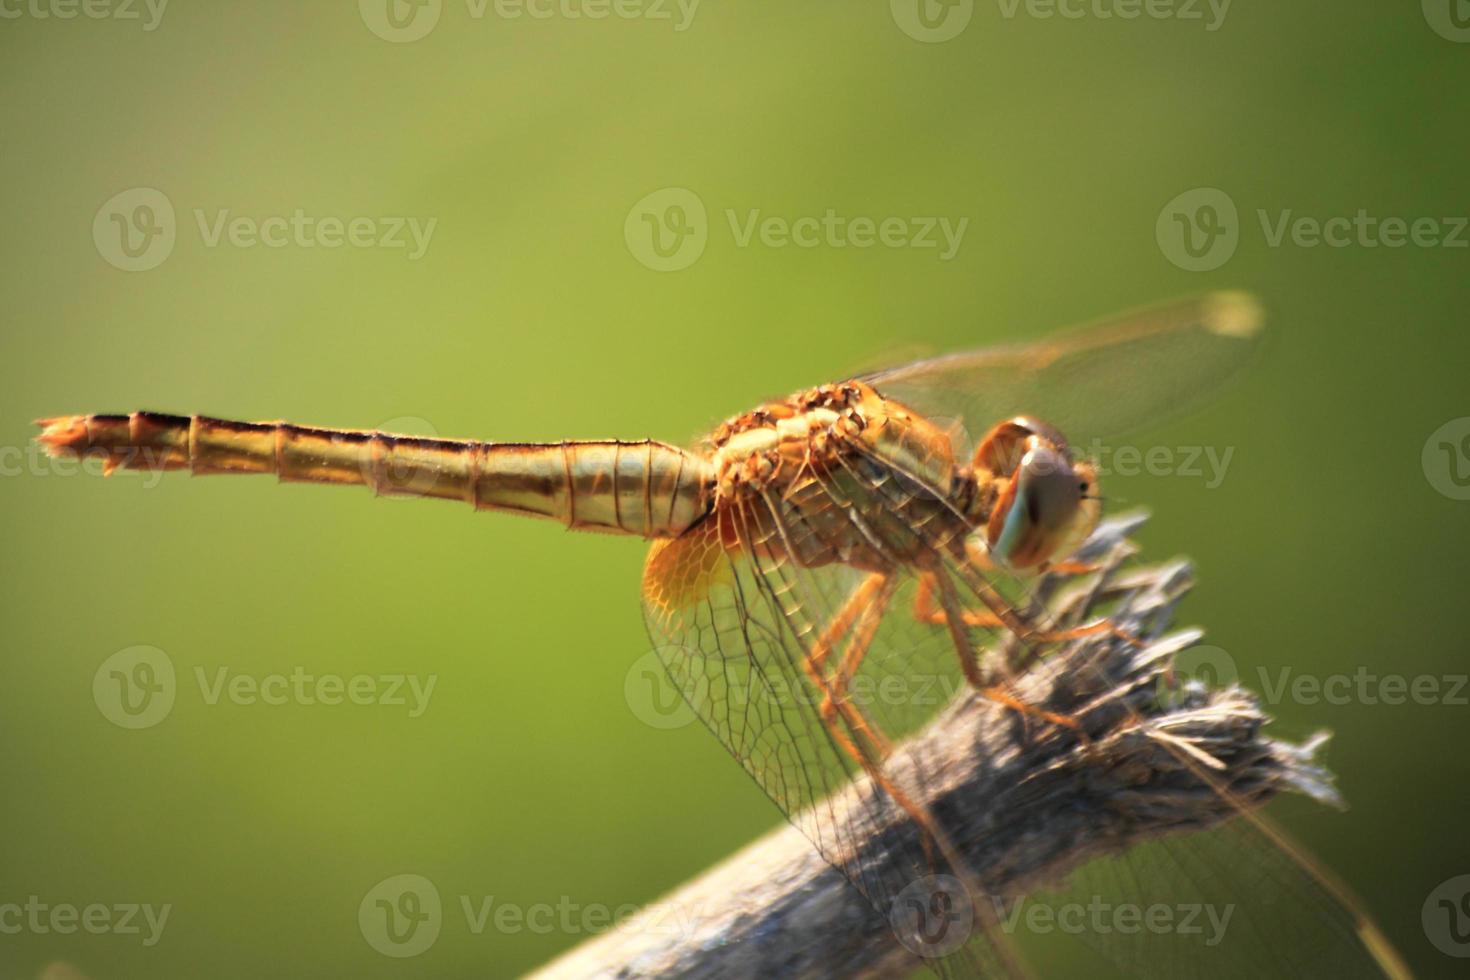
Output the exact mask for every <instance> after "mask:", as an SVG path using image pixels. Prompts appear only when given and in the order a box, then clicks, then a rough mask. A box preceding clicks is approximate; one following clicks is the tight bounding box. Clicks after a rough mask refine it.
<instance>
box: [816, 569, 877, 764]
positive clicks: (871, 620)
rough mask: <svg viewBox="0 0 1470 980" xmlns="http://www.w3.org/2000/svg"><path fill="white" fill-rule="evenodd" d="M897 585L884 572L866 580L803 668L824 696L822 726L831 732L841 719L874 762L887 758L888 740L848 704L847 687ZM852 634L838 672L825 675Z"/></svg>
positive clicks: (827, 629)
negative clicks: (835, 653)
mask: <svg viewBox="0 0 1470 980" xmlns="http://www.w3.org/2000/svg"><path fill="white" fill-rule="evenodd" d="M895 584H896V583H895V581H894V579H893V577H892V576H890V575H886V574H884V573H881V572H876V573H874V574H872V575H870V576H868V577H867V578H866V579H864V580H863V582H862V584H861V585H859V586H858V587H857V588H856V589H854V590H853V593H852V595H851V596H849V597H848V599H847V601H846V602H844V603H843V604H842V608H841V609H839V610H838V611H837V613H836V615H834V616H833V617H832V620H831V622H829V623H828V624H827V626H826V628H825V629H823V630H822V632H821V634H819V635H818V637H817V642H816V643H815V644H813V645H812V649H811V651H810V652H809V653H808V654H807V660H806V664H805V665H804V666H805V669H806V673H807V677H809V678H810V679H811V682H812V683H813V684H814V685H816V687H817V689H818V690H820V691H821V692H822V704H821V708H820V712H821V716H822V722H823V724H825V725H827V726H828V727H829V728H831V727H833V723H834V721H835V720H836V719H837V717H838V716H840V717H841V718H842V721H843V722H844V723H845V724H846V725H847V727H848V729H850V730H851V731H852V733H853V735H854V736H855V737H857V738H859V739H862V740H863V741H864V748H865V749H866V750H867V751H868V752H870V753H871V754H872V756H873V758H874V759H875V760H881V759H883V758H885V757H886V756H887V755H888V748H889V746H888V740H887V739H886V738H884V737H883V735H882V734H881V733H880V732H878V731H877V730H876V729H875V728H874V727H873V726H872V725H871V724H870V723H869V722H868V719H867V717H866V716H865V715H864V714H863V712H862V711H861V710H860V709H859V708H858V706H857V705H855V704H852V703H851V702H850V701H848V700H847V685H848V683H849V682H850V681H851V680H852V675H853V674H855V673H857V669H858V667H859V666H861V664H862V659H863V655H864V654H866V653H867V649H868V646H869V645H870V644H871V643H872V642H873V634H874V633H876V632H877V630H878V623H879V622H880V621H881V620H882V618H883V613H884V611H885V610H886V608H887V606H888V600H889V599H890V598H891V597H892V595H893V589H894V586H895ZM854 623H856V624H857V625H856V629H853V624H854ZM849 630H853V636H852V639H851V640H850V641H849V642H848V646H847V649H846V651H844V653H843V655H842V659H841V660H840V661H839V662H838V665H837V668H836V670H833V671H831V672H830V673H829V672H825V671H824V670H823V668H824V666H825V665H826V662H827V660H828V659H829V658H831V656H832V652H833V651H834V650H835V649H836V648H837V644H838V642H839V641H840V640H841V639H842V637H843V636H844V635H845V634H846V633H847V632H848V631H849ZM844 737H845V736H844ZM844 748H846V746H844ZM856 748H857V746H853V749H856ZM849 754H851V752H849Z"/></svg>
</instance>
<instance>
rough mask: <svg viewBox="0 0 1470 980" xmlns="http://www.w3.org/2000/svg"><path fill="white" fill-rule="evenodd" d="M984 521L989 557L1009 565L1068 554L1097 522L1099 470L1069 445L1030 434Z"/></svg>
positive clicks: (1040, 563) (1033, 564) (1041, 562)
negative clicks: (1082, 460)
mask: <svg viewBox="0 0 1470 980" xmlns="http://www.w3.org/2000/svg"><path fill="white" fill-rule="evenodd" d="M1022 446H1023V449H1024V452H1023V454H1022V455H1021V458H1020V462H1019V463H1018V464H1017V466H1016V468H1015V472H1014V475H1012V476H1011V477H1010V478H1009V479H1008V480H1006V481H1005V484H1004V487H1003V489H1002V491H1001V494H1000V496H999V497H998V498H997V499H996V503H995V507H994V509H993V510H992V511H991V514H990V519H989V521H988V522H987V525H986V529H985V530H986V538H987V541H986V543H987V545H988V548H987V551H988V553H989V556H990V558H991V560H993V561H995V562H997V563H998V564H1001V565H1004V566H1006V567H1008V568H1011V569H1016V570H1019V569H1028V568H1040V567H1042V566H1044V565H1045V564H1046V563H1047V562H1049V561H1053V560H1056V559H1060V558H1065V557H1066V556H1067V555H1068V554H1070V553H1071V552H1072V551H1073V550H1075V549H1076V547H1077V546H1078V545H1079V544H1081V543H1082V541H1083V540H1085V539H1086V537H1087V535H1089V534H1090V533H1092V529H1093V528H1094V527H1095V526H1096V525H1097V520H1098V513H1099V504H1098V499H1097V473H1096V472H1095V471H1094V469H1093V467H1092V466H1091V465H1090V464H1088V463H1075V464H1074V463H1073V462H1072V459H1071V455H1070V454H1069V453H1068V452H1067V450H1066V448H1065V446H1058V445H1057V444H1055V443H1053V442H1051V441H1050V440H1049V439H1047V438H1045V437H1044V436H1040V435H1032V436H1030V437H1028V438H1027V439H1026V440H1025V442H1024V443H1023V444H1022Z"/></svg>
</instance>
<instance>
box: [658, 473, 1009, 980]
mask: <svg viewBox="0 0 1470 980" xmlns="http://www.w3.org/2000/svg"><path fill="white" fill-rule="evenodd" d="M854 487H855V485H854V486H844V485H842V481H841V479H840V478H838V477H834V476H832V475H828V476H827V477H825V478H824V479H823V480H822V481H819V482H818V483H814V484H812V485H810V486H808V487H807V488H805V491H798V492H814V493H822V494H824V495H828V496H827V499H829V500H845V498H846V497H847V496H848V495H849V494H851V493H853V492H854ZM833 506H834V507H836V506H837V504H836V503H834V504H833ZM775 514H776V509H775V508H773V507H768V506H766V505H764V504H762V503H760V502H755V503H753V504H751V505H749V506H746V507H741V508H729V509H723V510H720V511H718V512H717V513H716V514H715V515H714V516H713V517H712V518H711V519H710V521H708V522H706V524H705V525H702V526H701V527H699V528H696V529H694V530H693V531H691V532H690V533H689V534H686V535H685V536H683V537H681V538H679V539H676V540H675V541H673V542H669V543H667V544H660V545H656V546H655V548H654V550H653V551H652V552H651V553H650V557H649V562H648V566H647V569H646V571H645V578H644V597H645V614H646V617H647V620H648V625H649V629H650V632H651V634H652V636H653V638H654V642H655V644H656V646H657V647H658V648H659V652H660V655H661V657H662V659H663V661H664V664H665V666H666V667H667V669H668V672H669V676H670V677H671V679H672V680H673V682H674V684H675V686H676V687H677V688H678V689H679V690H680V692H681V693H682V694H683V696H684V698H685V700H686V701H687V702H688V703H689V704H690V705H691V707H693V709H694V710H695V712H696V713H697V714H698V715H699V716H700V718H701V719H702V720H703V721H704V722H705V723H706V725H708V726H709V728H710V729H711V730H712V731H713V732H714V734H715V735H716V736H717V737H718V738H719V739H720V741H721V742H722V743H723V744H724V745H725V747H726V749H728V750H729V751H730V753H731V754H732V755H733V756H734V757H735V758H736V759H737V760H738V761H739V762H740V764H741V765H742V766H743V767H744V768H745V770H746V771H747V772H748V773H750V775H751V776H752V777H753V778H754V779H755V780H756V782H757V783H759V784H760V786H761V788H762V789H764V790H765V791H766V793H767V794H768V795H769V796H770V797H771V799H772V800H774V801H775V803H776V804H777V805H778V806H779V807H780V808H781V809H782V810H783V811H784V812H785V813H786V815H787V816H788V818H789V819H790V821H791V822H792V823H793V824H795V825H796V826H797V827H798V828H799V829H800V830H801V831H802V832H803V833H804V834H805V835H806V836H807V837H808V838H810V839H811V841H812V842H813V844H814V845H815V846H816V847H817V849H818V851H819V852H820V853H821V854H822V856H823V857H824V858H826V859H827V861H828V862H829V863H831V864H832V865H834V866H835V867H836V868H838V869H839V870H840V871H842V873H843V874H844V875H845V876H846V877H847V878H848V880H849V881H851V882H852V884H853V885H854V886H856V887H857V889H858V890H859V891H860V892H861V893H862V894H863V895H864V896H865V897H866V898H867V899H868V901H869V902H870V903H871V904H872V905H873V907H874V908H875V909H876V910H877V911H878V912H879V913H880V914H881V915H883V916H885V917H887V916H889V915H890V914H891V912H892V910H893V908H894V903H895V900H897V899H899V898H900V896H903V895H909V894H912V893H913V886H914V885H915V883H916V882H921V881H922V880H924V879H925V878H926V877H927V876H930V875H935V874H939V875H952V876H954V877H956V878H960V879H964V878H966V877H967V872H966V871H965V870H964V869H957V868H954V867H950V866H949V865H948V864H947V862H946V860H945V858H944V856H943V855H942V853H941V852H940V850H939V849H938V848H937V847H936V846H935V842H934V841H932V840H928V839H927V835H926V833H925V831H924V830H922V829H921V828H920V827H919V826H918V825H917V824H916V823H915V822H914V820H913V819H912V817H911V815H910V813H909V812H907V811H906V810H905V808H904V807H903V806H901V805H899V804H898V803H897V802H895V800H894V799H893V797H892V796H890V795H889V793H888V792H887V791H885V790H884V789H883V788H881V787H880V786H879V785H877V784H875V783H874V782H872V781H871V780H869V779H867V778H866V777H864V776H862V775H861V773H860V767H859V766H858V765H857V764H856V763H855V762H854V761H853V758H852V756H851V755H850V753H849V752H847V751H845V750H844V748H843V747H842V745H840V744H839V742H838V740H837V739H838V738H851V737H852V733H851V731H850V729H845V728H843V727H842V726H841V725H840V723H839V726H838V732H839V734H838V736H837V737H835V738H834V735H833V731H832V729H831V728H829V727H828V726H827V725H826V724H824V723H823V720H822V718H821V715H820V705H821V702H822V699H823V695H824V693H826V689H825V688H823V687H821V686H819V684H818V682H814V681H813V680H812V678H811V677H810V676H809V675H808V672H807V670H806V669H804V667H803V664H804V663H807V662H809V658H811V656H812V654H813V651H814V649H815V647H816V644H817V642H818V640H817V638H818V637H819V636H820V635H821V634H822V633H823V631H824V630H825V628H826V627H827V625H828V624H829V623H830V622H831V621H832V619H833V618H834V617H835V616H837V615H839V614H840V612H841V610H842V609H843V608H844V607H845V606H846V605H847V603H848V600H849V599H850V598H851V597H852V596H853V594H854V593H855V591H856V590H858V589H860V588H861V587H862V586H863V583H864V582H865V580H867V579H868V578H869V573H864V572H862V571H858V570H856V569H853V568H852V567H850V566H847V565H844V564H828V565H822V566H819V567H804V566H801V565H798V564H797V563H796V562H794V561H793V560H791V559H790V558H789V557H787V554H788V549H789V548H792V547H798V546H799V542H798V540H797V539H798V538H799V537H800V536H802V535H806V534H812V533H816V532H815V530H814V528H813V527H811V526H804V525H799V524H781V523H779V522H778V521H776V520H775ZM914 589H915V583H914V581H913V580H912V579H911V578H910V579H905V580H903V581H901V582H897V583H896V585H895V587H894V590H893V594H892V596H891V599H890V601H889V604H888V606H887V611H886V614H884V615H882V617H881V618H880V619H879V621H878V625H877V627H876V632H875V634H874V638H873V642H872V644H871V647H870V648H869V654H868V656H867V657H866V658H865V659H864V660H863V661H862V664H861V667H860V668H859V669H858V670H857V671H856V672H855V675H854V677H853V679H852V682H851V683H850V685H849V687H848V696H849V699H850V701H851V704H852V705H853V706H854V707H856V709H857V710H860V711H861V712H862V713H863V716H864V717H865V718H866V719H868V720H870V721H871V723H872V725H873V726H874V728H875V730H876V731H877V732H879V733H881V737H882V738H883V739H885V740H888V741H891V742H897V741H898V740H899V739H901V738H902V737H903V736H905V735H907V734H909V733H911V732H913V731H915V730H917V729H918V728H920V727H921V726H922V725H923V724H924V722H925V721H927V720H928V719H930V718H931V717H933V715H934V714H936V713H937V712H938V711H939V709H941V708H942V707H944V705H945V704H946V703H948V702H949V701H950V700H951V699H952V698H953V696H954V694H955V693H956V692H957V691H958V690H960V689H962V687H963V680H962V678H961V677H960V674H959V669H958V662H957V660H956V657H955V654H954V650H953V648H952V646H950V644H949V639H948V636H947V634H946V633H945V632H944V631H943V630H941V629H939V628H937V627H934V626H930V625H926V624H923V623H920V622H918V621H917V620H915V619H914V618H913V616H912V615H911V607H912V603H913V594H914ZM841 653H842V649H841V648H840V647H839V648H838V649H836V650H835V651H834V652H833V653H832V655H831V657H832V659H829V660H828V662H827V667H828V670H829V671H830V670H831V669H833V668H835V666H836V664H837V660H836V658H837V657H840V655H841ZM897 752H898V753H903V752H904V750H903V748H902V747H901V746H900V747H899V748H898V749H897ZM924 761H925V760H922V759H911V758H907V757H904V758H897V757H890V758H889V759H888V760H887V762H886V763H885V764H884V765H883V766H882V769H883V771H884V773H892V774H893V778H894V779H895V780H898V781H900V782H896V783H895V786H896V788H898V789H899V791H900V792H907V793H908V794H910V795H911V796H915V797H917V796H920V795H922V786H921V784H922V782H923V781H924V780H925V779H926V778H927V776H928V774H927V773H926V771H925V769H924ZM854 776H858V778H857V779H856V780H854V778H853V777H854ZM885 778H887V777H886V776H885ZM849 785H851V786H852V789H851V790H850V791H849V792H846V793H842V792H841V791H842V790H843V789H844V787H848V786H849ZM880 838H881V841H882V847H881V857H875V854H877V853H879V850H880V849H879V848H877V846H876V844H877V842H878V841H879V839H880ZM978 912H979V914H981V915H982V916H983V915H984V914H985V912H986V909H985V908H983V907H982V908H980V909H979V910H978ZM966 935H967V938H968V939H969V941H968V943H967V944H965V945H959V946H957V947H956V948H954V949H949V948H944V949H943V952H944V954H945V955H943V956H942V957H941V958H938V959H935V960H930V961H929V965H930V966H932V967H933V968H934V969H936V970H937V971H938V972H939V973H940V974H941V975H943V976H955V977H959V976H1007V975H1010V974H1011V973H1012V972H1013V968H1012V966H1011V965H1010V964H1009V958H1008V955H1007V953H1006V952H1005V950H1004V948H1003V947H1001V946H999V945H997V943H998V941H997V940H995V939H994V938H993V937H992V936H990V935H989V934H987V933H986V932H985V928H984V920H983V919H982V920H981V922H980V924H979V928H978V930H977V931H974V932H967V934H966Z"/></svg>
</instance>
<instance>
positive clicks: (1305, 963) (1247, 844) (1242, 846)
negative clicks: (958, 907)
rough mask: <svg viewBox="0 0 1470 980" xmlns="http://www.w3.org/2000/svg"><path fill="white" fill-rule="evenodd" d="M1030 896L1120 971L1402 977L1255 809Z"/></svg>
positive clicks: (1345, 904)
mask: <svg viewBox="0 0 1470 980" xmlns="http://www.w3.org/2000/svg"><path fill="white" fill-rule="evenodd" d="M1028 902H1031V903H1034V904H1037V905H1041V906H1045V907H1047V909H1048V910H1049V912H1048V914H1047V915H1045V916H1043V917H1042V918H1041V919H1039V920H1035V921H1040V922H1044V923H1045V925H1044V926H1043V927H1042V928H1039V929H1037V930H1036V931H1038V932H1043V931H1044V932H1048V933H1050V932H1066V933H1069V934H1072V935H1074V936H1076V937H1077V938H1079V939H1081V940H1082V941H1083V942H1085V943H1087V944H1088V945H1090V946H1092V947H1094V948H1096V949H1097V950H1098V951H1100V952H1102V953H1103V954H1104V955H1106V956H1107V957H1108V958H1109V959H1110V960H1112V961H1113V962H1114V963H1115V964H1116V965H1117V966H1118V967H1120V968H1121V969H1123V970H1124V971H1126V973H1127V975H1128V976H1137V977H1158V978H1160V980H1165V978H1167V980H1176V978H1192V977H1199V978H1221V980H1225V978H1236V977H1262V978H1265V977H1337V978H1353V977H1361V978H1365V980H1366V978H1383V977H1390V978H1394V980H1398V978H1407V977H1408V976H1409V974H1408V971H1407V968H1405V967H1404V966H1403V964H1402V963H1401V962H1400V961H1399V960H1398V957H1397V954H1396V952H1395V951H1394V950H1393V949H1392V947H1391V946H1390V945H1389V944H1388V943H1387V941H1386V940H1385V939H1384V938H1383V937H1382V935H1381V934H1380V933H1379V932H1378V929H1377V927H1376V926H1375V925H1373V923H1372V922H1371V920H1369V919H1368V918H1367V916H1366V915H1364V914H1362V913H1360V912H1359V911H1357V910H1356V907H1355V901H1354V900H1353V899H1352V898H1351V897H1350V896H1349V895H1347V894H1346V893H1345V892H1344V891H1343V889H1342V888H1341V886H1339V885H1338V884H1337V883H1336V882H1335V881H1333V879H1332V877H1331V875H1330V873H1329V872H1328V871H1327V870H1326V869H1325V868H1322V867H1320V866H1318V865H1316V863H1315V861H1314V860H1313V859H1312V858H1311V857H1310V856H1308V855H1306V854H1305V852H1303V851H1301V850H1300V848H1299V846H1298V845H1296V844H1294V843H1293V842H1291V841H1290V840H1288V839H1286V838H1285V836H1284V834H1282V832H1281V831H1279V830H1278V829H1276V828H1275V826H1274V825H1273V824H1271V823H1270V822H1268V821H1267V820H1266V818H1265V817H1263V816H1262V815H1261V814H1259V813H1250V814H1245V815H1242V816H1241V817H1239V818H1237V819H1235V820H1233V821H1231V822H1230V823H1227V824H1225V825H1224V826H1221V827H1217V828H1215V829H1213V830H1209V831H1205V832H1202V833H1191V834H1188V835H1185V836H1178V837H1170V838H1163V839H1160V840H1156V841H1153V842H1150V843H1148V844H1145V845H1142V846H1140V847H1135V848H1133V849H1132V850H1130V851H1128V852H1126V853H1124V854H1122V855H1120V856H1116V857H1109V858H1103V859H1100V860H1097V861H1093V862H1091V863H1089V864H1088V865H1086V866H1084V867H1083V868H1081V869H1080V870H1078V871H1076V872H1074V874H1073V875H1072V878H1071V880H1070V882H1069V883H1068V886H1067V887H1066V888H1065V889H1062V890H1058V891H1054V892H1049V893H1046V894H1042V895H1037V896H1033V897H1032V898H1031V899H1028ZM1018 921H1023V922H1024V921H1028V920H1027V919H1026V917H1025V916H1022V917H1021V918H1020V919H1018Z"/></svg>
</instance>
